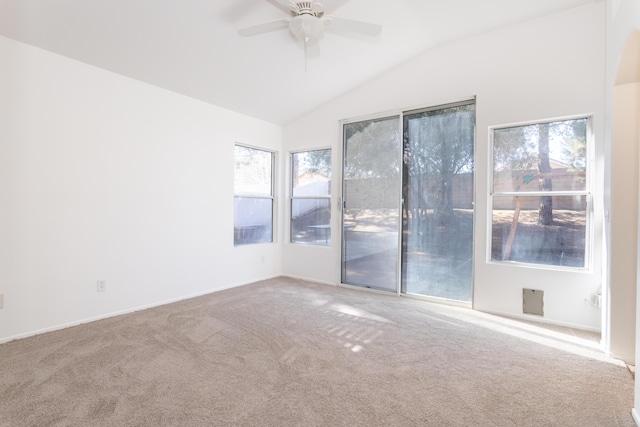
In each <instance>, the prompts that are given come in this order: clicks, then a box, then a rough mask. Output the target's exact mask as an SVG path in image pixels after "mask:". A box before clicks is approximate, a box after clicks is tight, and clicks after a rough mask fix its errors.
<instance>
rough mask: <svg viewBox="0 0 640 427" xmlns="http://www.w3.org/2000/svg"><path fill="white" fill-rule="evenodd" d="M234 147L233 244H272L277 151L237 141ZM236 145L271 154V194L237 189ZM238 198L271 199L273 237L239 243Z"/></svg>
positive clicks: (237, 245)
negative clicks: (236, 206) (238, 190)
mask: <svg viewBox="0 0 640 427" xmlns="http://www.w3.org/2000/svg"><path fill="white" fill-rule="evenodd" d="M233 147H234V148H233V149H234V163H233V164H234V180H233V185H234V188H233V200H234V220H233V235H234V237H233V246H235V247H240V246H251V245H263V244H271V243H275V241H276V240H275V236H276V228H275V216H276V196H275V188H276V182H275V181H276V152H275V151H274V150H270V149H268V148H264V147H256V146H252V145H248V144H242V143H238V142H236V143H235V144H234V146H233ZM236 147H242V148H244V149H248V150H253V151H258V152H263V153H268V154H269V156H270V163H271V174H270V182H269V195H266V194H260V193H251V192H247V193H244V192H237V191H236V176H235V169H236V164H237V158H236V154H235V150H236ZM237 199H255V200H270V201H271V239H270V240H269V241H257V242H247V243H238V242H237V240H236V233H237V228H238V227H236V218H235V202H236V200H237Z"/></svg>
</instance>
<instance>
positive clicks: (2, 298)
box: [0, 294, 4, 308]
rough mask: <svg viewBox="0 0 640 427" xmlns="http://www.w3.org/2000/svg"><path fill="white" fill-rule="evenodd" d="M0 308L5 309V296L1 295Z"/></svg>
mask: <svg viewBox="0 0 640 427" xmlns="http://www.w3.org/2000/svg"><path fill="white" fill-rule="evenodd" d="M0 308H4V294H0Z"/></svg>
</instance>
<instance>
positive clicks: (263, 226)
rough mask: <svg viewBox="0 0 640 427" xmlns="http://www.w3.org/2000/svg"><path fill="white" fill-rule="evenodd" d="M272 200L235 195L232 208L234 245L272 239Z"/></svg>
mask: <svg viewBox="0 0 640 427" xmlns="http://www.w3.org/2000/svg"><path fill="white" fill-rule="evenodd" d="M272 216H273V200H272V199H259V198H252V197H236V198H235V210H234V229H233V231H234V233H233V243H234V244H235V245H248V244H252V243H269V242H271V241H273V227H272V224H273V221H272Z"/></svg>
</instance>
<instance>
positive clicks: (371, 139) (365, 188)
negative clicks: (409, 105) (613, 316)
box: [342, 116, 401, 292]
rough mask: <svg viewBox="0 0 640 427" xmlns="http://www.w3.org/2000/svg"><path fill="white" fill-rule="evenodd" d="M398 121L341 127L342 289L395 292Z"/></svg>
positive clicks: (399, 141)
mask: <svg viewBox="0 0 640 427" xmlns="http://www.w3.org/2000/svg"><path fill="white" fill-rule="evenodd" d="M399 121H400V117H399V116H395V117H387V118H382V119H377V120H366V121H361V122H355V123H347V124H345V125H344V127H343V132H344V135H343V137H344V171H343V193H342V194H343V210H342V282H343V283H347V284H351V285H357V286H364V287H370V288H374V289H381V290H388V291H393V292H397V289H398V264H399V262H398V259H399V250H398V246H399V237H398V233H399V225H400V177H401V173H400V169H401V159H400V151H401V138H400V125H399Z"/></svg>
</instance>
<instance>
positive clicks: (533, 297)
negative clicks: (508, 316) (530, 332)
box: [522, 289, 544, 316]
mask: <svg viewBox="0 0 640 427" xmlns="http://www.w3.org/2000/svg"><path fill="white" fill-rule="evenodd" d="M543 297H544V291H538V290H535V289H523V290H522V312H523V313H524V314H533V315H536V316H544V299H543Z"/></svg>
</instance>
